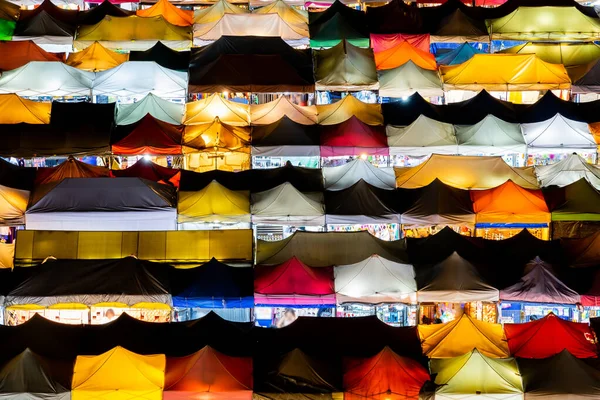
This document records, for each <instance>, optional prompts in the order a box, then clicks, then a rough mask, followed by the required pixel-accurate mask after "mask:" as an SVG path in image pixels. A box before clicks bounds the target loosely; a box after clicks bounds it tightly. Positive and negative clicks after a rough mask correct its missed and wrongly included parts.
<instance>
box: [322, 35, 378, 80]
mask: <svg viewBox="0 0 600 400" xmlns="http://www.w3.org/2000/svg"><path fill="white" fill-rule="evenodd" d="M313 62H314V67H315V72H314V75H315V81H316V88H317V90H339V91H348V90H370V89H371V90H376V89H377V87H378V82H377V71H376V70H375V62H374V61H373V50H372V49H370V48H366V49H364V48H361V47H357V46H353V45H352V44H351V43H349V42H347V41H346V40H342V41H341V42H340V43H339V44H337V45H336V46H334V47H331V48H329V49H323V50H314V51H313Z"/></svg>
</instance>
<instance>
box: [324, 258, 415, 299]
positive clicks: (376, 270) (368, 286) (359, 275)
mask: <svg viewBox="0 0 600 400" xmlns="http://www.w3.org/2000/svg"><path fill="white" fill-rule="evenodd" d="M334 273H335V292H336V299H337V301H338V303H339V304H341V303H367V304H369V303H370V304H378V303H416V300H417V296H416V294H417V283H416V281H415V272H414V270H413V266H412V265H409V264H402V263H398V262H394V261H390V260H387V259H385V258H384V257H381V256H378V255H372V256H370V257H368V258H367V259H365V260H363V261H360V262H358V263H355V264H350V265H338V266H336V267H335V269H334Z"/></svg>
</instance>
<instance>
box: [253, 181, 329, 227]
mask: <svg viewBox="0 0 600 400" xmlns="http://www.w3.org/2000/svg"><path fill="white" fill-rule="evenodd" d="M251 199H252V206H251V207H250V210H251V213H252V222H253V223H255V224H272V225H282V224H289V225H295V224H301V225H317V226H322V225H324V224H325V204H324V200H323V193H322V192H310V193H302V192H300V191H299V190H298V189H296V188H295V187H294V185H292V184H291V183H289V182H286V183H283V184H281V185H279V186H276V187H274V188H273V189H269V190H266V191H264V192H259V193H253V194H252V196H251Z"/></svg>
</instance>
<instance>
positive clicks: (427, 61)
mask: <svg viewBox="0 0 600 400" xmlns="http://www.w3.org/2000/svg"><path fill="white" fill-rule="evenodd" d="M409 61H412V62H413V63H415V64H416V65H417V66H419V67H421V68H423V69H428V70H431V71H435V70H436V69H437V64H436V63H435V56H434V55H433V54H431V53H429V52H427V51H423V50H421V49H417V48H416V47H413V46H412V45H411V44H410V43H408V42H402V43H400V44H399V45H397V46H394V47H392V48H390V49H387V50H384V51H381V52H378V53H375V67H376V68H377V70H384V69H392V68H397V67H399V66H401V65H404V64H406V63H407V62H409Z"/></svg>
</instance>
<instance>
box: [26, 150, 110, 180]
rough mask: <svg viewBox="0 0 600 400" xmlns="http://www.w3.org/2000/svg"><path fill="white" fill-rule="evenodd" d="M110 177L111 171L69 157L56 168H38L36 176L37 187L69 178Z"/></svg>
mask: <svg viewBox="0 0 600 400" xmlns="http://www.w3.org/2000/svg"><path fill="white" fill-rule="evenodd" d="M109 175H110V171H109V170H108V169H107V168H104V167H97V166H95V165H90V164H86V163H84V162H82V161H79V160H77V159H75V158H73V157H69V158H67V160H66V161H64V162H62V163H60V164H59V165H57V166H56V167H45V168H38V169H37V174H36V176H35V185H36V186H40V185H46V184H48V183H52V182H60V181H62V180H63V179H67V178H99V177H103V176H104V177H107V176H109Z"/></svg>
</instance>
